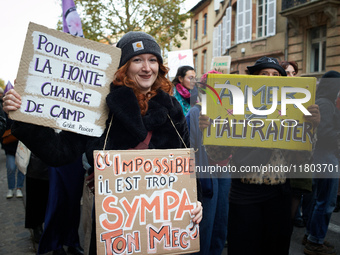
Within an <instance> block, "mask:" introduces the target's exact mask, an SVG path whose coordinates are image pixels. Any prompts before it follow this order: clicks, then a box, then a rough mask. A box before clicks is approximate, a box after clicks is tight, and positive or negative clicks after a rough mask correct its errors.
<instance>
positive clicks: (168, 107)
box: [4, 32, 202, 254]
mask: <svg viewBox="0 0 340 255" xmlns="http://www.w3.org/2000/svg"><path fill="white" fill-rule="evenodd" d="M117 47H118V48H120V49H121V53H122V54H121V59H120V64H119V68H118V70H117V72H116V73H115V78H114V80H113V82H112V83H111V85H110V93H109V94H108V95H107V97H106V103H107V106H108V108H109V110H110V111H109V115H108V119H107V121H106V129H105V131H104V133H103V135H102V136H101V137H99V138H98V137H95V138H93V137H92V138H89V137H87V136H83V135H79V134H75V133H71V132H66V131H62V132H60V133H59V134H55V132H54V130H53V129H51V128H46V127H43V126H36V125H32V124H27V123H21V122H20V123H19V122H16V123H15V124H14V126H13V133H14V134H15V136H16V137H18V139H20V140H21V141H23V142H24V143H25V144H26V145H27V146H28V147H29V148H30V149H31V151H32V152H33V153H34V154H35V155H37V156H38V157H39V158H42V159H44V161H45V162H46V163H47V164H48V165H50V166H60V165H63V164H67V163H70V162H72V160H74V159H75V158H77V157H78V156H80V155H82V154H83V153H84V152H86V157H87V160H88V161H89V164H90V165H91V166H92V167H91V170H92V171H93V151H94V150H102V149H103V148H104V143H106V147H105V149H106V150H128V149H131V148H135V147H137V146H139V145H140V144H144V145H146V147H147V148H149V149H171V148H184V147H189V145H190V144H189V132H188V126H187V124H186V119H185V117H184V114H183V111H182V108H181V106H180V104H179V103H178V101H177V100H176V99H175V98H174V97H173V96H171V95H170V94H171V93H172V84H171V82H170V81H169V80H168V79H167V78H166V74H167V73H168V69H167V68H166V67H165V66H164V65H163V58H162V55H161V49H160V47H159V45H158V44H157V42H156V41H155V39H154V38H153V37H152V36H150V35H148V34H146V33H144V32H128V33H127V34H125V35H124V36H123V37H122V38H121V39H120V41H119V42H118V43H117ZM4 102H5V110H6V111H9V110H15V109H18V108H19V107H20V104H21V100H20V96H19V95H18V93H17V92H15V91H14V90H10V91H9V94H8V95H7V94H6V96H5V99H4ZM107 133H108V137H107V140H106V134H107ZM34 134H39V135H38V136H36V135H34ZM46 141H49V142H48V143H46ZM90 174H91V171H90V172H89V175H90ZM191 213H192V214H193V215H194V217H193V219H192V220H193V223H199V222H200V221H201V219H202V206H201V203H200V202H198V203H197V206H196V208H195V209H194V210H193V211H192V212H191ZM92 240H93V239H92ZM95 240H96V239H94V241H95ZM94 244H95V242H94ZM94 247H95V245H93V246H91V248H92V249H91V248H90V252H93V254H95V252H96V250H95V248H94Z"/></svg>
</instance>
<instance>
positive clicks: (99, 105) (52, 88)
mask: <svg viewBox="0 0 340 255" xmlns="http://www.w3.org/2000/svg"><path fill="white" fill-rule="evenodd" d="M120 55H121V51H120V49H118V48H116V47H113V46H111V45H106V44H102V43H98V42H94V41H91V40H88V39H84V38H81V37H76V36H72V35H70V34H67V33H64V32H61V31H57V30H53V29H49V28H46V27H44V26H41V25H38V24H34V23H32V22H31V23H30V24H29V26H28V31H27V35H26V40H25V44H24V49H23V52H22V56H21V61H20V65H19V70H18V75H17V79H16V83H15V90H16V91H17V92H18V93H19V94H20V95H21V97H22V105H21V108H20V109H19V110H17V111H14V112H10V115H9V116H10V118H12V119H14V120H19V121H23V122H27V123H33V124H37V125H43V126H48V127H52V128H56V129H62V130H68V131H71V132H75V133H79V134H84V135H88V136H100V135H101V134H102V133H103V131H104V129H105V121H106V119H107V114H108V109H107V106H106V102H105V98H106V96H107V94H108V93H109V91H110V83H111V81H112V80H113V77H114V73H115V72H116V70H117V68H118V65H119V61H120Z"/></svg>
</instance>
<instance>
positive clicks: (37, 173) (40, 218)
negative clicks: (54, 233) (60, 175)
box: [25, 153, 49, 243]
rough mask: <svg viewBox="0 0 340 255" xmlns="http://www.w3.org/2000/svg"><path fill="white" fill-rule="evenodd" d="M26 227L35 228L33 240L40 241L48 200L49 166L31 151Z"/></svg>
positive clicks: (28, 170)
mask: <svg viewBox="0 0 340 255" xmlns="http://www.w3.org/2000/svg"><path fill="white" fill-rule="evenodd" d="M25 187H26V210H25V228H30V229H32V230H33V241H34V242H36V243H39V241H40V238H41V235H42V232H43V224H44V221H45V213H46V207H47V200H48V194H49V192H48V190H49V183H48V166H47V165H46V164H45V163H44V162H42V161H41V160H40V159H39V158H38V157H37V156H35V155H34V154H33V153H31V157H30V161H29V164H28V166H27V173H26V185H25Z"/></svg>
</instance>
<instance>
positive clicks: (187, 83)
mask: <svg viewBox="0 0 340 255" xmlns="http://www.w3.org/2000/svg"><path fill="white" fill-rule="evenodd" d="M195 77H196V73H195V71H194V70H188V71H187V72H186V73H185V76H184V78H183V77H181V76H180V77H178V79H179V81H180V82H181V84H182V86H184V87H185V88H186V89H192V88H193V86H194V85H195V83H194V82H191V81H192V80H193V79H195Z"/></svg>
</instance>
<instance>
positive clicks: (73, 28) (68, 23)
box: [62, 0, 84, 37]
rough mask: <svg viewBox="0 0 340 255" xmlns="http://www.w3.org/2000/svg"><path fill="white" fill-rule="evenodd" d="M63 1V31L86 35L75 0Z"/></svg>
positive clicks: (81, 35)
mask: <svg viewBox="0 0 340 255" xmlns="http://www.w3.org/2000/svg"><path fill="white" fill-rule="evenodd" d="M62 1H63V31H64V32H65V33H69V34H71V35H75V36H80V37H84V34H83V28H82V26H81V20H80V17H79V15H78V12H77V9H76V6H75V4H74V2H73V0H62Z"/></svg>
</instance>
